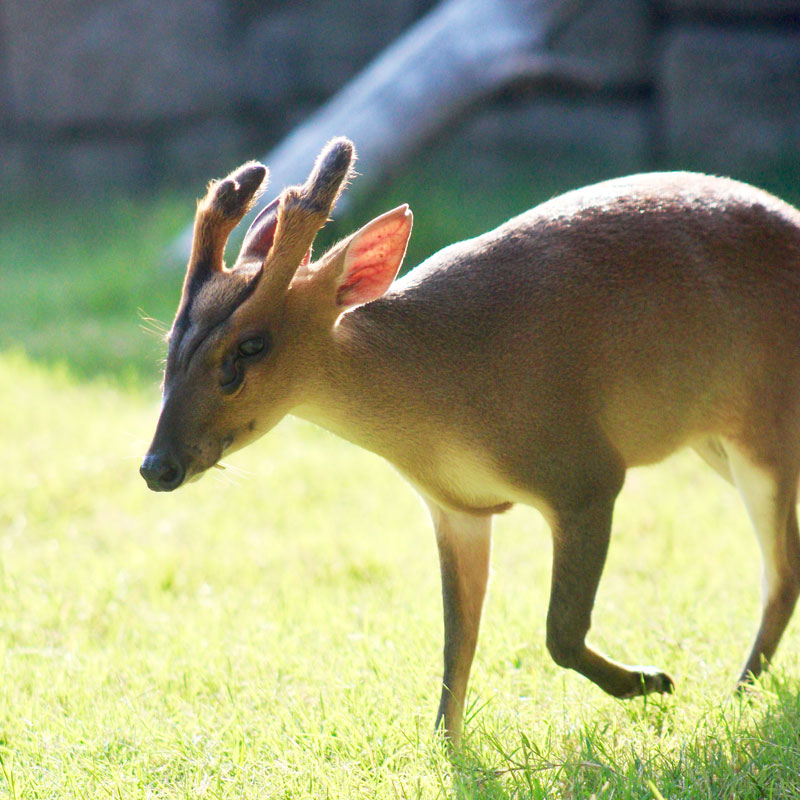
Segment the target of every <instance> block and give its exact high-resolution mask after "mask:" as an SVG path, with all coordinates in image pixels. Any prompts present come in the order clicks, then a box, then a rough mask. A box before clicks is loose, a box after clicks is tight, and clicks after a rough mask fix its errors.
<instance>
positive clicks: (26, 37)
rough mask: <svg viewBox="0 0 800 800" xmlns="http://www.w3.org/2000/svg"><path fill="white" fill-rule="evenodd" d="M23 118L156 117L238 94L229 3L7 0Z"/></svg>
mask: <svg viewBox="0 0 800 800" xmlns="http://www.w3.org/2000/svg"><path fill="white" fill-rule="evenodd" d="M2 9H3V10H2V12H0V13H2V15H3V17H2V20H0V21H1V22H2V28H3V29H4V33H5V37H6V62H7V68H8V75H9V82H10V91H11V101H12V107H13V109H14V114H15V116H16V118H17V120H18V121H23V122H35V123H44V124H47V125H51V126H56V125H63V126H81V125H90V124H96V123H100V124H103V123H107V122H112V123H120V122H123V123H151V122H152V121H153V120H158V119H164V118H175V117H183V116H186V115H192V114H203V113H209V112H214V111H218V110H220V109H224V108H226V107H228V106H229V105H230V102H231V100H232V99H233V98H235V91H234V89H233V87H232V83H231V80H232V70H231V69H230V59H229V56H228V55H227V53H226V52H225V45H226V41H227V34H228V27H227V25H228V23H227V16H226V12H225V4H224V2H223V0H137V1H136V2H128V0H103V1H102V2H93V1H92V0H69V1H68V2H57V3H55V2H51V0H4V3H3V6H2Z"/></svg>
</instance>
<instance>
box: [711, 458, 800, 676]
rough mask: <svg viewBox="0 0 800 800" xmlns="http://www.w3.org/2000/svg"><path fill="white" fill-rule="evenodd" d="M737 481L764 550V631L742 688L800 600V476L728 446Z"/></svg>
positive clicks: (768, 653) (773, 646)
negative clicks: (799, 519) (799, 520)
mask: <svg viewBox="0 0 800 800" xmlns="http://www.w3.org/2000/svg"><path fill="white" fill-rule="evenodd" d="M725 450H726V453H727V455H728V464H729V466H730V471H731V475H732V477H733V480H734V484H735V486H736V488H737V490H738V491H739V494H740V495H741V496H742V499H743V500H744V503H745V506H746V507H747V512H748V514H749V515H750V520H751V521H752V523H753V527H754V528H755V531H756V536H757V537H758V542H759V545H760V546H761V555H762V560H763V573H762V592H763V606H762V613H761V625H760V626H759V629H758V633H757V634H756V638H755V641H754V642H753V647H752V649H751V651H750V655H749V656H748V658H747V661H746V662H745V665H744V668H743V669H742V674H741V675H740V677H739V685H741V684H743V683H748V682H750V681H752V680H753V678H756V677H758V676H759V675H760V674H761V671H762V669H763V666H764V665H765V664H767V663H769V661H770V659H771V658H772V656H773V655H774V653H775V649H776V648H777V646H778V643H779V642H780V639H781V636H782V635H783V632H784V630H785V629H786V625H787V624H788V622H789V619H790V618H791V616H792V612H793V611H794V607H795V603H796V602H797V597H798V594H800V535H798V526H797V507H796V503H797V471H796V469H790V468H788V467H778V466H770V467H767V466H763V465H762V464H760V463H759V462H758V461H756V460H755V459H753V458H751V457H750V456H749V455H747V454H745V453H744V452H743V451H742V450H741V449H739V448H737V447H736V446H734V445H731V444H729V443H726V444H725Z"/></svg>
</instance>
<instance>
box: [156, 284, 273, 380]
mask: <svg viewBox="0 0 800 800" xmlns="http://www.w3.org/2000/svg"><path fill="white" fill-rule="evenodd" d="M257 283H258V272H257V271H250V270H244V269H239V270H233V271H231V272H224V273H217V274H216V275H213V276H212V277H210V278H209V279H207V280H206V281H204V282H203V283H201V284H200V285H199V286H195V287H192V288H191V289H188V291H187V295H186V296H185V297H184V298H183V300H182V302H181V307H180V309H179V311H178V315H177V316H176V317H175V321H174V322H173V324H172V332H171V333H170V337H169V352H168V354H167V370H169V369H170V368H171V367H172V368H174V367H177V365H178V363H179V362H184V363H188V362H189V360H190V359H191V357H192V355H193V354H194V352H195V351H196V350H197V348H198V347H199V346H200V344H201V343H202V342H203V341H204V340H205V339H206V338H207V337H208V335H209V334H210V333H211V332H212V331H213V330H214V329H215V328H217V327H218V326H219V325H221V324H222V323H224V322H225V321H226V320H227V319H229V318H230V316H231V315H232V314H233V312H234V311H236V309H237V308H239V306H240V305H241V304H242V303H243V302H244V301H245V300H247V298H248V297H249V296H250V295H251V294H252V292H253V290H254V289H255V287H256V284H257Z"/></svg>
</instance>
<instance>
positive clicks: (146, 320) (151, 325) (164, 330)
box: [137, 308, 169, 338]
mask: <svg viewBox="0 0 800 800" xmlns="http://www.w3.org/2000/svg"><path fill="white" fill-rule="evenodd" d="M137 313H138V315H139V320H140V321H141V325H140V326H139V327H140V328H141V329H142V330H143V331H144V332H145V333H150V334H153V335H155V336H158V337H159V338H163V337H165V336H166V335H167V334H168V333H169V326H168V325H165V324H164V323H163V322H162V321H161V320H160V319H155V318H154V317H151V316H149V315H148V314H145V312H144V311H143V310H142V309H141V308H139V309H137Z"/></svg>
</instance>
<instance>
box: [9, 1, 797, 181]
mask: <svg viewBox="0 0 800 800" xmlns="http://www.w3.org/2000/svg"><path fill="white" fill-rule="evenodd" d="M492 1H493V0H487V2H492ZM494 1H499V0H494ZM433 2H434V0H382V1H381V2H380V3H372V2H366V0H296V1H295V2H292V3H281V2H277V0H263V1H261V2H259V0H60V1H59V2H52V0H3V2H2V4H0V181H2V184H3V186H4V187H5V189H6V191H12V190H14V189H15V188H16V187H21V188H22V189H25V188H27V189H30V190H41V189H42V188H44V187H47V188H55V187H66V188H67V189H77V190H79V191H81V192H87V193H89V192H92V193H93V192H97V191H108V190H112V191H114V190H120V189H122V190H126V191H137V190H140V189H142V188H150V187H153V186H159V185H162V184H164V183H165V182H166V183H176V184H177V183H180V182H185V181H193V182H198V181H200V182H202V181H205V179H206V178H207V177H208V176H209V175H211V174H217V173H220V172H224V171H226V170H227V169H228V168H229V167H230V166H231V164H235V163H236V162H238V161H240V160H242V159H243V158H250V157H257V156H260V155H262V154H263V153H264V152H266V151H267V150H268V149H269V148H270V147H271V146H272V145H273V144H274V143H275V142H276V141H277V140H278V139H280V138H281V137H282V136H283V135H285V134H286V133H287V132H288V131H289V130H290V129H291V127H292V126H293V124H295V123H296V122H297V121H298V120H299V119H302V118H303V117H304V116H305V115H307V114H308V113H309V111H310V110H311V109H313V108H315V107H316V106H317V105H318V104H319V103H321V102H322V101H324V100H325V99H326V98H327V97H328V96H330V95H331V94H332V93H334V92H335V91H336V90H337V89H338V88H339V87H340V86H342V85H343V84H344V83H345V82H346V81H347V80H348V79H349V78H350V77H352V76H353V75H354V74H355V73H356V72H357V71H358V70H359V69H360V68H361V67H363V66H364V65H365V64H366V63H368V62H369V60H370V59H371V58H372V57H373V56H374V55H375V54H376V53H377V52H379V51H380V50H381V49H382V48H383V47H384V46H385V45H386V44H388V43H389V42H390V41H391V40H392V39H394V38H395V37H396V36H397V35H398V34H399V33H400V32H401V31H403V30H404V29H406V28H407V27H408V26H410V25H412V24H413V23H414V21H415V20H417V19H418V18H419V17H420V16H421V15H422V14H424V13H425V12H426V11H427V10H428V9H429V8H430V7H431V6H432V5H433ZM477 35H480V31H476V36H477ZM552 48H553V49H555V50H556V51H558V52H559V53H563V54H564V56H565V58H578V59H581V60H582V61H583V62H584V63H587V64H592V65H594V66H595V67H597V66H599V67H600V71H601V73H602V74H603V75H604V85H603V87H602V88H598V89H596V90H588V89H587V90H581V91H576V90H575V89H570V88H569V87H565V86H559V85H558V84H556V83H554V84H553V85H550V86H544V87H543V86H542V85H537V86H535V87H528V86H519V87H515V88H514V89H513V90H509V92H507V93H506V94H505V95H504V96H503V97H501V98H498V99H497V100H495V101H493V102H490V103H487V104H486V105H485V106H484V107H482V108H481V109H476V110H475V113H474V115H472V116H471V118H470V119H468V120H466V121H465V122H464V124H463V125H462V126H461V127H460V128H459V129H458V131H450V132H448V137H449V138H450V139H452V143H453V146H454V147H467V148H472V149H473V150H475V149H478V148H479V149H480V150H481V152H483V153H485V154H486V157H487V158H488V159H491V158H492V157H500V158H502V157H503V156H504V154H506V153H508V152H509V151H513V152H524V153H525V154H526V155H529V156H530V157H532V158H555V157H557V156H558V154H559V153H565V152H569V153H570V154H571V155H573V156H575V155H577V157H581V158H586V159H597V158H601V159H604V162H605V163H606V164H607V166H608V171H612V172H629V171H634V170H638V169H647V168H652V167H654V166H674V165H680V166H689V167H692V168H697V169H704V170H709V171H715V172H725V173H728V174H740V175H748V174H752V173H761V174H763V173H764V172H769V171H770V170H779V169H782V168H784V167H785V165H787V164H800V2H798V0H586V2H585V3H584V7H583V11H582V13H581V14H580V15H579V16H578V17H577V18H576V19H575V20H574V21H573V23H572V24H571V25H569V26H568V27H567V28H566V29H565V30H563V31H561V32H560V34H559V36H558V37H557V38H556V40H555V41H554V42H553V43H552ZM199 185H201V184H199ZM193 188H194V189H196V188H197V186H194V187H193Z"/></svg>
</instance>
